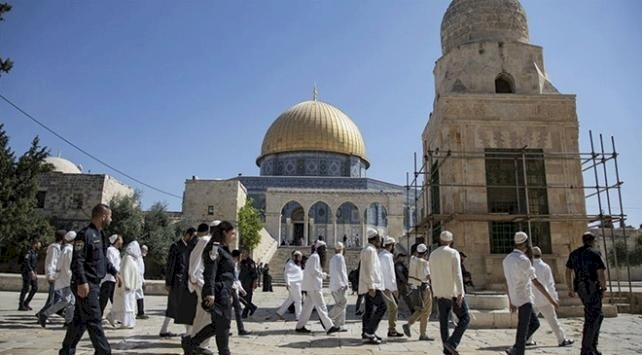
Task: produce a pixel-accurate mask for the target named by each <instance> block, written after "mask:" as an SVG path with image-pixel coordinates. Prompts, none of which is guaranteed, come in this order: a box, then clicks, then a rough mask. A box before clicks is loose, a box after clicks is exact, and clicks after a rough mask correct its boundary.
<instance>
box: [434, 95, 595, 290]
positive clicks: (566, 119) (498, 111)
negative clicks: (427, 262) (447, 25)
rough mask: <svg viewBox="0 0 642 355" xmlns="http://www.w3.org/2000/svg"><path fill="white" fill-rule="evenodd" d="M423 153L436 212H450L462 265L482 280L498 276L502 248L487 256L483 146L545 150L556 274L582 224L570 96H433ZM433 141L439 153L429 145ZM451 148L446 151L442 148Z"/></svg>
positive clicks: (448, 225)
mask: <svg viewBox="0 0 642 355" xmlns="http://www.w3.org/2000/svg"><path fill="white" fill-rule="evenodd" d="M423 141H424V150H425V154H428V152H429V151H432V152H433V157H434V158H435V159H438V160H443V164H442V165H441V166H440V179H441V181H440V182H441V184H444V185H448V184H455V185H460V186H443V187H442V188H441V190H440V196H439V198H440V202H441V212H442V214H445V215H452V216H453V217H452V218H451V219H450V220H449V221H447V223H445V225H444V228H445V229H449V230H451V231H453V233H454V234H455V238H456V246H457V247H458V248H459V249H461V250H462V251H464V252H465V253H466V254H468V256H469V258H468V259H467V260H466V265H467V267H468V268H469V269H470V271H471V272H472V273H473V277H474V279H475V282H476V283H478V284H481V285H488V284H495V283H502V282H503V280H504V278H503V272H502V267H501V261H502V259H503V257H504V255H491V254H490V242H489V230H488V219H484V217H480V216H484V215H485V216H486V218H487V217H488V215H487V210H488V207H487V200H486V188H485V184H486V170H485V160H484V154H483V153H484V149H486V148H502V149H520V148H522V147H527V148H528V149H542V150H543V152H544V155H545V169H546V179H547V184H548V186H549V189H548V205H549V212H550V214H551V216H554V218H556V220H554V221H552V222H551V242H552V250H553V254H552V255H548V256H546V257H545V258H548V260H547V261H549V262H550V263H551V267H552V268H553V269H554V272H555V274H556V277H557V278H558V279H560V278H561V277H562V274H563V271H564V262H565V261H566V258H567V256H568V253H569V250H570V249H571V248H572V247H574V246H576V245H578V244H579V237H580V236H581V234H582V232H583V231H584V229H585V228H586V221H584V220H580V219H578V217H581V216H584V215H585V214H586V211H585V202H584V191H583V189H582V186H583V181H582V174H581V166H580V160H579V155H578V152H579V147H578V122H577V116H576V113H575V97H574V96H572V95H517V94H509V95H495V94H491V95H481V94H478V95H461V94H451V95H444V96H442V97H440V98H439V99H438V100H437V101H436V102H435V107H434V113H433V114H432V116H431V119H430V121H429V122H428V124H427V126H426V129H425V131H424V134H423ZM437 148H439V153H438V154H434V151H435V150H436V149H437ZM448 150H451V151H452V154H451V156H450V157H447V151H448Z"/></svg>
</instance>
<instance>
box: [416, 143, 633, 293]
mask: <svg viewBox="0 0 642 355" xmlns="http://www.w3.org/2000/svg"><path fill="white" fill-rule="evenodd" d="M589 140H590V146H591V151H590V152H588V153H555V152H543V151H542V150H533V149H528V147H523V148H521V149H516V150H513V151H512V152H509V153H506V152H502V151H496V152H494V151H492V150H490V153H489V150H485V151H481V152H457V151H451V150H447V151H440V150H439V149H438V148H437V149H434V150H427V151H426V153H425V154H424V155H423V157H422V158H423V159H421V164H419V161H418V158H417V154H416V153H415V154H414V171H413V173H412V174H411V173H407V174H406V196H407V201H406V207H407V211H406V222H407V226H408V227H407V229H408V238H407V241H406V242H407V246H406V247H407V249H408V250H409V249H410V239H411V236H413V235H414V236H415V237H417V236H420V237H423V238H425V239H424V240H426V241H430V240H431V237H432V240H436V238H437V236H438V235H439V233H440V232H441V226H442V224H444V223H448V222H452V221H461V222H464V221H471V222H500V223H503V222H505V223H515V222H519V223H521V224H523V225H524V226H525V227H526V228H528V229H527V232H528V233H529V235H532V234H531V226H532V224H533V223H536V222H564V221H577V222H579V221H581V222H584V223H585V224H586V227H587V228H588V229H592V230H595V229H597V230H599V234H600V235H601V236H602V238H601V239H602V243H603V245H602V246H603V248H604V251H605V253H604V255H603V257H604V259H605V263H606V271H607V277H608V280H609V281H610V282H609V285H608V287H609V291H610V294H611V295H618V297H622V296H623V295H624V293H625V292H626V291H623V287H622V281H626V282H627V284H628V292H627V293H628V294H629V296H631V294H632V283H631V264H630V260H629V252H628V250H629V249H628V247H629V238H630V235H629V234H631V233H628V231H627V227H626V223H625V222H626V218H627V216H626V214H625V213H624V210H623V205H622V191H621V189H622V185H623V182H622V180H621V179H620V173H619V167H618V153H617V151H616V147H615V139H614V138H613V137H610V148H608V149H607V148H605V142H604V138H603V136H602V135H601V134H600V135H599V138H598V139H594V137H593V132H591V131H589ZM598 145H599V147H598ZM508 156H510V157H511V158H514V160H515V162H516V163H515V165H514V169H513V172H512V173H514V175H515V177H514V179H515V181H516V182H517V184H516V185H501V184H499V185H498V184H493V185H489V184H488V180H487V181H485V182H484V183H483V184H482V183H480V184H466V183H461V182H449V183H444V182H442V181H441V179H440V169H441V168H442V167H443V166H444V164H447V163H448V162H449V161H453V160H463V161H464V164H465V163H466V162H469V163H470V162H473V161H475V160H478V159H481V160H484V161H485V162H488V161H492V160H493V159H504V160H506V159H507V157H508ZM537 159H539V160H541V161H547V162H548V161H555V160H558V161H560V160H573V161H576V162H577V161H579V162H580V163H581V172H582V175H583V179H582V181H583V183H582V185H583V186H574V185H573V184H569V183H567V182H561V183H556V184H555V183H547V182H546V181H543V182H541V181H539V182H536V183H530V182H531V181H532V180H537V179H533V177H532V176H531V174H532V173H533V169H527V162H528V161H534V160H537ZM485 164H487V163H485ZM586 181H591V182H590V183H589V184H587V183H586ZM613 181H614V182H613ZM442 188H457V189H463V190H466V189H480V188H482V189H485V190H486V193H487V194H488V191H489V190H491V189H499V190H501V189H504V190H506V189H510V188H515V189H518V190H519V192H517V193H518V194H519V193H521V195H522V198H523V200H524V201H523V203H521V205H520V204H519V203H518V206H517V208H512V209H510V210H506V211H501V208H499V211H496V210H491V207H490V206H489V207H488V209H487V210H486V211H485V212H483V213H479V212H470V213H468V212H466V213H461V212H459V213H443V212H442V209H441V206H440V198H441V196H442V194H441V193H440V191H442V190H441V189H442ZM541 189H543V190H544V191H546V193H548V194H551V192H550V190H557V191H559V192H560V193H565V192H564V191H563V190H566V189H582V191H584V192H583V195H584V200H585V205H586V210H587V211H588V209H589V208H591V207H590V206H596V207H597V210H598V211H599V212H598V213H588V212H586V213H582V212H579V211H578V212H577V213H566V214H551V213H548V211H547V210H544V211H542V210H539V211H531V207H532V206H533V205H534V203H533V201H529V196H532V195H533V191H536V190H541ZM552 193H553V194H554V193H555V192H552ZM546 204H548V202H546ZM607 239H608V240H609V241H610V244H607ZM618 246H619V247H620V249H623V250H624V251H625V252H624V253H623V254H624V260H619V259H620V255H618V252H617V248H618ZM622 267H624V268H625V269H626V278H625V279H624V280H622V277H621V276H622V275H621V272H622V270H621V269H622ZM613 268H614V269H613ZM615 280H617V283H615V285H614V282H613V281H615Z"/></svg>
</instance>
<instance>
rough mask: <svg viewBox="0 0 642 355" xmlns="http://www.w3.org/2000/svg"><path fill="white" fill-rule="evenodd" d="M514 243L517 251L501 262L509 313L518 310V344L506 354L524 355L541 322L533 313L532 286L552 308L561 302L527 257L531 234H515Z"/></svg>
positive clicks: (516, 340)
mask: <svg viewBox="0 0 642 355" xmlns="http://www.w3.org/2000/svg"><path fill="white" fill-rule="evenodd" d="M514 242H515V249H514V250H513V251H512V252H511V253H510V254H508V255H507V256H506V257H505V258H504V261H503V263H502V266H503V268H504V277H506V286H507V288H508V301H509V303H510V311H511V312H515V310H517V311H518V315H517V319H518V321H517V332H516V334H515V345H513V347H512V348H510V349H508V350H506V353H507V354H509V355H524V351H525V348H526V339H528V338H530V337H531V335H533V333H535V331H536V330H537V328H539V320H538V319H537V316H536V315H535V313H534V312H533V290H532V286H531V285H535V287H536V288H537V289H538V290H539V291H540V292H542V294H543V295H544V297H546V299H547V300H548V301H549V302H550V303H551V305H553V307H555V308H557V307H558V303H557V301H556V300H555V299H554V298H553V297H552V296H551V295H550V294H549V293H548V291H547V290H546V288H545V287H544V286H543V285H542V284H541V283H540V282H539V280H537V276H536V275H535V268H533V265H532V264H531V261H530V259H529V258H528V256H526V252H527V251H529V249H530V245H529V243H528V235H527V234H526V233H524V232H517V233H515V237H514Z"/></svg>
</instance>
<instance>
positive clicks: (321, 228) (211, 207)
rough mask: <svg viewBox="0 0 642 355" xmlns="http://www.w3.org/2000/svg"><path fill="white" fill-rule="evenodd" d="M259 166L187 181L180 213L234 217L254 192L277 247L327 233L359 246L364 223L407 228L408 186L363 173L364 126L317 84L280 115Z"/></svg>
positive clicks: (394, 231) (330, 239)
mask: <svg viewBox="0 0 642 355" xmlns="http://www.w3.org/2000/svg"><path fill="white" fill-rule="evenodd" d="M256 164H257V165H258V167H259V168H260V175H259V176H238V177H234V178H231V179H228V180H202V179H197V178H195V177H194V178H192V179H190V180H187V181H186V183H185V192H184V194H183V217H184V218H185V219H187V220H190V221H195V222H196V221H203V220H205V221H207V220H211V219H221V218H226V219H231V220H236V212H237V211H238V209H239V208H240V207H241V206H243V204H244V203H245V201H246V199H247V198H251V199H252V201H253V204H254V206H255V207H256V208H258V209H259V210H260V211H262V218H263V219H264V222H265V230H264V231H263V233H264V236H266V237H267V236H269V237H271V239H272V240H273V241H274V242H275V243H276V244H277V245H280V246H286V245H287V246H289V245H298V246H300V245H309V244H310V243H312V242H313V241H314V240H316V239H317V238H318V237H319V236H323V237H324V239H325V240H326V241H327V243H328V244H329V245H330V246H332V245H334V244H335V243H336V242H338V241H344V240H345V241H347V244H348V246H350V247H360V246H363V245H364V242H365V239H364V236H365V231H366V228H367V227H375V228H377V229H379V230H380V231H381V233H384V234H389V235H391V236H395V237H399V236H401V235H402V234H403V233H404V228H403V207H404V205H403V203H404V192H405V189H404V188H403V187H402V186H399V185H395V184H391V183H387V182H383V181H379V180H375V179H371V178H367V177H366V170H367V169H368V167H369V166H370V163H369V161H368V160H367V156H366V145H365V143H364V141H363V137H362V136H361V132H360V131H359V128H358V127H357V125H356V124H355V123H354V122H353V121H352V120H351V119H350V117H348V115H346V114H345V113H343V112H342V111H341V110H340V109H338V108H337V107H335V106H333V105H331V104H329V103H326V102H322V101H319V100H317V98H316V90H315V95H314V97H313V99H312V100H310V101H304V102H301V103H298V104H296V105H294V106H292V107H290V108H288V109H287V110H285V111H284V112H283V113H282V114H281V115H279V117H277V118H276V120H275V121H274V122H273V123H272V125H271V126H270V127H269V129H268V130H267V132H266V134H265V138H264V140H263V144H262V145H261V153H260V155H259V156H258V158H257V160H256ZM259 257H260V256H259ZM268 259H269V258H268Z"/></svg>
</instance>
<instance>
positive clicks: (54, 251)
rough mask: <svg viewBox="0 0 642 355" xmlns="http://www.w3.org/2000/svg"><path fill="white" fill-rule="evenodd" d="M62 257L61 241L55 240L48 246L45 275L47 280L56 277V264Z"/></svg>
mask: <svg viewBox="0 0 642 355" xmlns="http://www.w3.org/2000/svg"><path fill="white" fill-rule="evenodd" d="M58 258H60V243H58V242H53V243H51V244H49V246H48V247H47V256H46V257H45V275H46V276H47V280H55V279H56V268H57V267H56V264H58Z"/></svg>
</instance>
